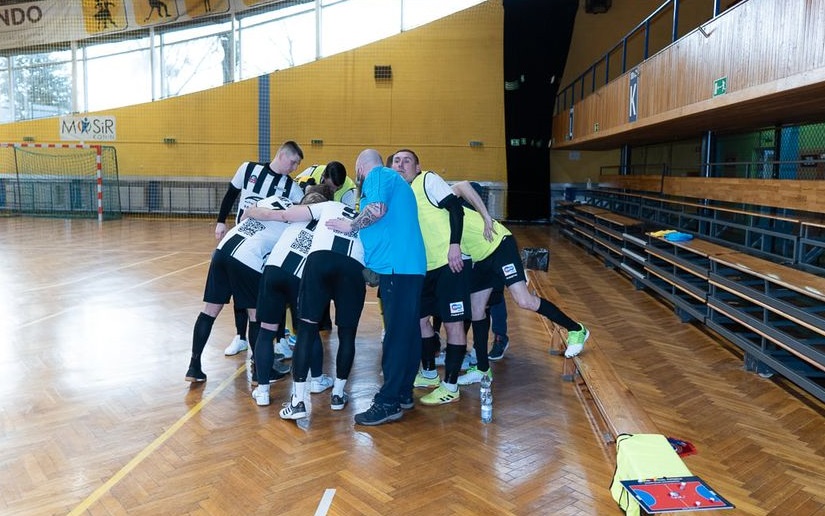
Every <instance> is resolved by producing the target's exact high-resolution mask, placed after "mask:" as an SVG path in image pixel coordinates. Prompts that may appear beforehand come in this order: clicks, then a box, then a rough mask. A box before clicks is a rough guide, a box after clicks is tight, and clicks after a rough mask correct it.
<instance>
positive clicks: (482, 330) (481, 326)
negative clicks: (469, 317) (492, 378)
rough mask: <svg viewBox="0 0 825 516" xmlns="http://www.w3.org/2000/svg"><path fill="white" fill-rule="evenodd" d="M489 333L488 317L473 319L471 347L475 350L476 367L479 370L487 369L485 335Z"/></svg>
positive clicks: (488, 367) (488, 366)
mask: <svg viewBox="0 0 825 516" xmlns="http://www.w3.org/2000/svg"><path fill="white" fill-rule="evenodd" d="M489 334H490V318H489V317H485V318H484V319H482V320H480V321H473V348H474V349H475V350H476V360H477V361H478V363H477V364H476V367H477V368H478V370H479V371H488V370H489V369H490V361H489V360H488V359H487V337H488V336H489Z"/></svg>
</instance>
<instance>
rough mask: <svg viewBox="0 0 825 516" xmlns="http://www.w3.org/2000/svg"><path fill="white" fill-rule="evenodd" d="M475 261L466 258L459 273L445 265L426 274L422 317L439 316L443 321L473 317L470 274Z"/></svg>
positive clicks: (422, 295) (422, 291)
mask: <svg viewBox="0 0 825 516" xmlns="http://www.w3.org/2000/svg"><path fill="white" fill-rule="evenodd" d="M472 268H473V262H472V261H470V260H464V268H463V269H461V272H459V273H458V274H456V273H454V272H453V271H451V270H450V266H449V265H444V266H442V267H439V268H437V269H435V270H432V271H427V275H426V276H424V287H423V288H422V290H421V317H422V318H424V317H427V316H430V315H436V316H438V317H439V318H440V319H441V320H442V321H443V322H456V321H466V320H469V319H471V318H472V315H473V314H472V311H471V310H470V275H471V272H472Z"/></svg>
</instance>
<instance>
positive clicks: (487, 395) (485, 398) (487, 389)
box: [479, 374, 493, 423]
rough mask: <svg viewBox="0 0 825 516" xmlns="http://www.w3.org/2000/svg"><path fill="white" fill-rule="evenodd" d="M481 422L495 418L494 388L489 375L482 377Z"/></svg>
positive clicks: (487, 421)
mask: <svg viewBox="0 0 825 516" xmlns="http://www.w3.org/2000/svg"><path fill="white" fill-rule="evenodd" d="M479 397H480V398H481V422H482V423H489V422H491V421H492V420H493V390H492V389H491V380H490V377H489V376H488V375H486V374H485V375H484V376H482V377H481V391H480V396H479Z"/></svg>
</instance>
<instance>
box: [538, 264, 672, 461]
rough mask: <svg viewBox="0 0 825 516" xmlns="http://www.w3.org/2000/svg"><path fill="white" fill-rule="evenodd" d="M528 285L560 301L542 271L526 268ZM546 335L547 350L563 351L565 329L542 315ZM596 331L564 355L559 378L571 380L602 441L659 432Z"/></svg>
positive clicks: (613, 441)
mask: <svg viewBox="0 0 825 516" xmlns="http://www.w3.org/2000/svg"><path fill="white" fill-rule="evenodd" d="M527 275H528V277H529V278H530V285H531V286H532V287H533V288H534V289H535V290H536V293H537V295H539V296H541V297H543V298H545V299H549V300H552V302H553V303H555V304H557V305H559V306H561V305H560V303H559V299H560V298H561V296H560V295H559V294H558V292H557V291H556V289H555V288H553V287H552V286H551V285H550V284H549V282H548V281H547V279H546V277H545V275H542V274H537V273H536V272H535V271H531V270H530V271H527ZM542 321H543V322H544V324H545V326H546V328H547V331H548V333H549V334H550V335H551V337H550V350H549V351H550V353H551V354H553V355H563V354H564V349H565V347H566V345H565V337H566V333H567V332H566V331H565V330H564V329H562V328H560V327H558V326H557V325H555V324H553V323H552V322H550V321H548V320H547V319H546V318H544V317H542ZM599 339H600V337H599V336H598V335H591V337H590V338H589V339H588V340H587V344H586V345H585V348H584V351H583V352H582V354H581V355H579V356H576V357H573V358H572V359H564V368H563V373H562V378H563V379H564V380H567V381H573V382H574V383H575V386H576V391H577V393H578V394H579V397H580V398H581V400H582V401H583V403H584V406H585V409H586V410H587V413H588V417H589V418H590V421H591V423H592V424H593V425H594V427H595V428H596V429H597V430H598V432H599V434H600V435H601V437H602V440H603V443H604V444H607V445H610V444H613V443H615V442H616V438H617V437H618V436H619V435H621V434H624V433H629V434H635V433H653V434H655V433H659V432H658V430H657V429H656V425H655V424H654V423H653V420H652V419H650V416H649V415H648V414H647V412H645V410H644V409H643V408H642V406H641V403H640V402H639V401H638V400H637V399H636V397H635V396H634V394H633V391H631V390H630V389H628V388H627V386H626V385H625V384H624V383H623V382H622V381H621V379H620V378H619V377H618V376H617V375H616V371H615V370H614V369H613V366H612V365H611V363H610V359H609V358H608V357H607V356H606V355H605V354H604V353H603V352H602V351H601V349H600V347H599Z"/></svg>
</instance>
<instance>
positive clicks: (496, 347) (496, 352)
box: [487, 335, 510, 362]
mask: <svg viewBox="0 0 825 516" xmlns="http://www.w3.org/2000/svg"><path fill="white" fill-rule="evenodd" d="M509 347H510V339H509V337H507V335H496V340H494V341H493V347H492V348H490V352H489V353H487V358H488V359H489V360H492V361H493V362H495V361H496V360H501V359H502V358H504V353H505V352H506V351H507V348H509Z"/></svg>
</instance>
